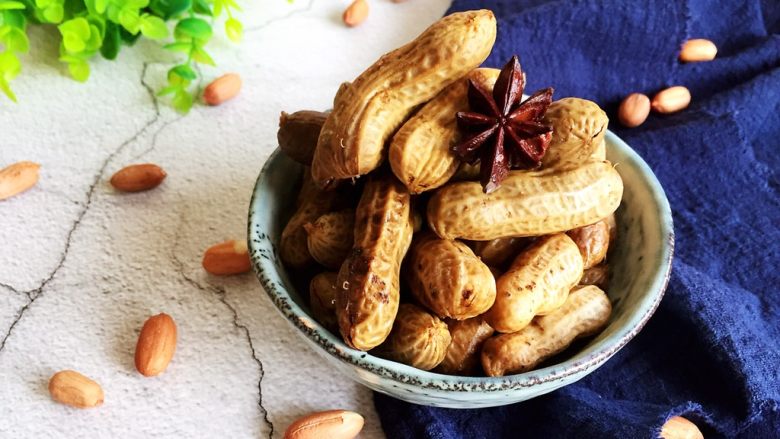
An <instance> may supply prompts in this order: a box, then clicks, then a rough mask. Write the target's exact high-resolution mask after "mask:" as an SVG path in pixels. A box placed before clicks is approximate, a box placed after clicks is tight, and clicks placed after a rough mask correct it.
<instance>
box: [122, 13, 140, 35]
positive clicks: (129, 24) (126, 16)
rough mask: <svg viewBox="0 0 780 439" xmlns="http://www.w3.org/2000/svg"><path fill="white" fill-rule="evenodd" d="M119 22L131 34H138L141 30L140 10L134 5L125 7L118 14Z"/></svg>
mask: <svg viewBox="0 0 780 439" xmlns="http://www.w3.org/2000/svg"><path fill="white" fill-rule="evenodd" d="M118 20H119V24H121V25H122V27H124V28H125V29H127V31H128V32H130V33H131V34H137V33H138V31H139V30H141V17H140V16H139V15H138V10H136V9H133V8H132V7H127V6H125V7H123V8H122V9H121V10H120V11H119V15H118Z"/></svg>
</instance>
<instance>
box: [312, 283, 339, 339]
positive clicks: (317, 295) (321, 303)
mask: <svg viewBox="0 0 780 439" xmlns="http://www.w3.org/2000/svg"><path fill="white" fill-rule="evenodd" d="M337 282H338V273H333V272H330V271H326V272H324V273H320V274H318V275H315V276H314V277H313V278H312V279H311V282H309V304H310V305H311V315H312V317H314V320H316V321H318V322H320V324H321V325H322V326H324V327H326V328H328V329H329V330H331V331H334V332H337V331H338V329H339V324H338V321H337V320H336V293H337V292H338V283H337Z"/></svg>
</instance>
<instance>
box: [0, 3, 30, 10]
mask: <svg viewBox="0 0 780 439" xmlns="http://www.w3.org/2000/svg"><path fill="white" fill-rule="evenodd" d="M25 7H26V6H24V3H20V2H15V1H11V0H6V1H0V11H10V10H12V9H24V8H25Z"/></svg>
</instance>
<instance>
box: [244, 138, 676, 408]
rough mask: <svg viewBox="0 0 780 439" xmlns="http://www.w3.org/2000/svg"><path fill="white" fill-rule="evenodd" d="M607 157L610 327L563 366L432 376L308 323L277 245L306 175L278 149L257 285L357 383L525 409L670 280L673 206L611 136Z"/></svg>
mask: <svg viewBox="0 0 780 439" xmlns="http://www.w3.org/2000/svg"><path fill="white" fill-rule="evenodd" d="M606 142H607V157H608V159H609V160H610V161H612V162H613V163H615V164H617V168H616V169H617V170H618V172H619V173H620V175H621V177H622V178H623V184H624V192H623V202H622V204H621V206H620V208H619V209H618V211H617V225H618V239H617V242H615V243H610V246H611V247H612V250H611V253H610V272H611V276H610V280H609V288H608V293H609V296H610V299H611V300H612V304H613V313H612V316H611V318H610V322H609V324H608V326H607V327H606V328H605V329H604V331H602V332H601V333H600V334H599V335H597V336H596V337H594V338H592V339H590V340H589V341H588V342H587V343H585V344H583V345H578V348H577V349H576V350H575V351H574V352H571V351H572V350H573V349H570V350H569V351H567V353H566V354H565V355H564V356H562V357H557V358H558V359H559V361H558V362H557V363H555V364H551V365H549V366H547V367H543V368H540V369H537V370H534V371H531V372H526V373H522V374H517V375H509V376H505V377H459V376H449V375H441V374H437V373H433V372H426V371H422V370H419V369H415V368H413V367H409V366H406V365H403V364H400V363H396V362H393V361H389V360H385V359H382V358H378V357H375V356H373V355H371V354H369V353H366V352H362V351H358V350H355V349H352V348H350V347H348V346H347V345H345V344H344V342H343V341H342V340H341V337H340V336H339V335H338V334H333V333H331V332H329V331H328V330H326V329H325V328H324V327H323V326H322V325H320V324H319V323H317V322H316V321H315V320H314V318H312V317H311V314H310V312H309V307H308V304H307V302H308V300H307V298H308V291H297V290H296V288H295V287H294V286H293V282H292V281H291V279H290V276H289V274H288V273H287V270H286V269H285V268H284V266H283V265H282V262H281V261H280V259H279V252H278V245H279V237H280V236H281V234H282V229H283V228H284V225H285V223H286V221H287V219H288V218H289V217H290V215H291V214H292V210H293V209H294V204H295V199H296V195H297V194H295V193H294V192H293V190H294V188H295V187H296V186H297V185H296V182H297V181H298V179H299V178H300V176H301V173H302V172H303V167H302V166H301V165H299V164H297V163H295V162H293V161H292V160H291V159H288V158H287V157H285V156H284V155H283V154H281V153H280V152H279V150H277V151H276V152H274V153H273V154H272V155H271V157H270V158H269V159H268V161H267V162H266V164H265V166H263V170H262V171H261V172H260V177H259V178H258V179H257V184H256V186H255V189H254V194H253V196H252V201H251V205H250V208H249V236H248V240H249V250H250V256H251V259H252V263H253V266H254V269H255V272H256V273H257V277H258V279H260V283H261V284H262V285H263V287H264V288H265V291H266V293H267V294H268V296H269V297H270V298H271V300H272V301H273V303H274V304H275V305H276V307H277V308H278V309H279V311H280V312H281V313H282V315H283V316H284V317H285V318H286V319H287V321H289V322H290V324H292V325H293V326H294V327H295V328H296V329H297V330H298V333H299V334H300V335H301V336H302V337H303V338H304V339H305V340H306V341H307V342H308V343H309V345H310V346H311V347H312V348H313V349H314V350H315V351H316V352H317V353H319V354H320V355H321V356H322V357H323V358H324V359H325V360H326V361H328V362H329V364H331V365H332V366H333V368H334V369H337V370H339V371H340V372H341V373H342V374H344V375H345V376H346V377H349V378H350V379H353V380H356V381H358V382H360V383H362V384H364V385H365V386H368V387H369V388H371V389H373V390H376V391H378V392H382V393H386V394H388V395H391V396H394V397H396V398H399V399H402V400H405V401H409V402H413V403H416V404H424V405H432V406H440V407H454V408H475V407H491V406H498V405H504V404H511V403H514V402H519V401H524V400H527V399H530V398H534V397H536V396H539V395H542V394H545V393H548V392H551V391H553V390H555V389H558V388H560V387H562V386H565V385H568V384H571V383H573V382H575V381H577V380H579V379H581V378H583V377H584V376H585V375H587V374H589V373H591V372H593V371H594V370H596V369H597V368H598V367H599V366H601V365H602V364H604V362H606V361H607V360H608V359H609V358H610V357H611V356H613V355H615V353H616V352H617V351H619V350H620V348H622V347H623V346H625V345H626V343H628V342H629V341H630V340H631V339H632V338H633V337H634V336H635V335H636V334H637V333H638V332H639V331H640V330H641V329H642V327H643V326H644V325H645V323H647V320H648V319H650V316H652V315H653V312H655V309H656V308H657V307H658V304H659V302H660V301H661V298H662V297H663V293H664V289H665V288H666V284H667V282H668V280H669V272H670V269H671V263H672V252H673V248H674V231H673V227H672V214H671V211H670V208H669V202H668V200H667V199H666V195H665V194H664V191H663V188H661V185H660V183H659V182H658V180H657V179H656V177H655V175H654V174H653V172H652V171H651V170H650V168H649V167H648V166H647V163H645V161H644V160H642V158H641V157H639V155H637V153H636V152H634V150H632V149H631V148H630V147H629V146H628V145H626V144H625V142H623V141H622V140H620V138H618V137H617V136H615V135H614V134H612V133H611V132H608V133H607V135H606Z"/></svg>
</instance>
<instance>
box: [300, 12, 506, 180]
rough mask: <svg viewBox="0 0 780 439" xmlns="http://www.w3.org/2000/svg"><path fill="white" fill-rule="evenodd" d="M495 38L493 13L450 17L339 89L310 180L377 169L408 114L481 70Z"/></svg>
mask: <svg viewBox="0 0 780 439" xmlns="http://www.w3.org/2000/svg"><path fill="white" fill-rule="evenodd" d="M495 38H496V18H495V16H494V15H493V13H492V12H491V11H489V10H479V11H467V12H458V13H455V14H451V15H448V16H446V17H444V18H442V19H441V20H439V21H437V22H436V23H434V24H433V25H431V27H429V28H428V29H427V30H425V31H424V32H423V33H422V34H421V35H420V36H419V37H417V38H416V39H415V40H414V41H412V42H410V43H409V44H407V45H405V46H403V47H400V48H398V49H396V50H394V51H392V52H390V53H387V54H385V55H384V56H382V57H381V58H380V59H379V60H378V61H377V62H376V63H374V65H372V66H371V67H369V68H368V69H367V70H366V71H365V72H363V73H362V74H361V75H360V76H359V77H358V78H357V79H355V81H354V82H352V83H351V84H348V85H346V86H342V87H341V88H340V89H339V92H338V93H337V94H336V97H335V99H334V101H333V111H332V112H331V113H330V115H329V116H328V119H327V120H326V121H325V125H324V126H323V127H322V132H321V133H320V138H319V140H318V142H317V149H316V150H315V152H314V160H313V161H312V175H313V176H314V180H315V181H317V182H318V184H319V185H320V186H324V185H326V184H327V183H328V182H329V181H330V180H333V179H344V178H351V177H356V176H360V175H363V174H367V173H369V172H370V171H372V170H374V169H376V168H377V167H378V166H379V164H380V163H381V162H382V159H383V157H384V147H385V143H386V142H387V140H388V139H389V138H390V136H391V135H392V134H393V133H394V132H395V131H396V130H397V129H398V128H399V127H400V126H401V124H402V123H403V122H404V120H406V118H407V117H408V116H409V114H411V113H412V111H414V109H415V108H416V107H417V106H418V105H420V104H422V103H424V102H427V101H429V100H431V98H433V97H434V96H436V94H438V93H439V92H440V91H441V90H442V89H444V88H445V87H446V86H448V85H449V84H451V83H452V82H453V81H455V80H456V79H458V78H460V77H462V76H463V75H465V74H466V73H468V72H470V71H471V70H473V69H474V68H476V67H477V66H479V65H480V64H481V63H482V61H484V60H485V58H487V56H488V54H489V53H490V51H491V49H492V48H493V42H494V41H495Z"/></svg>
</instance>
